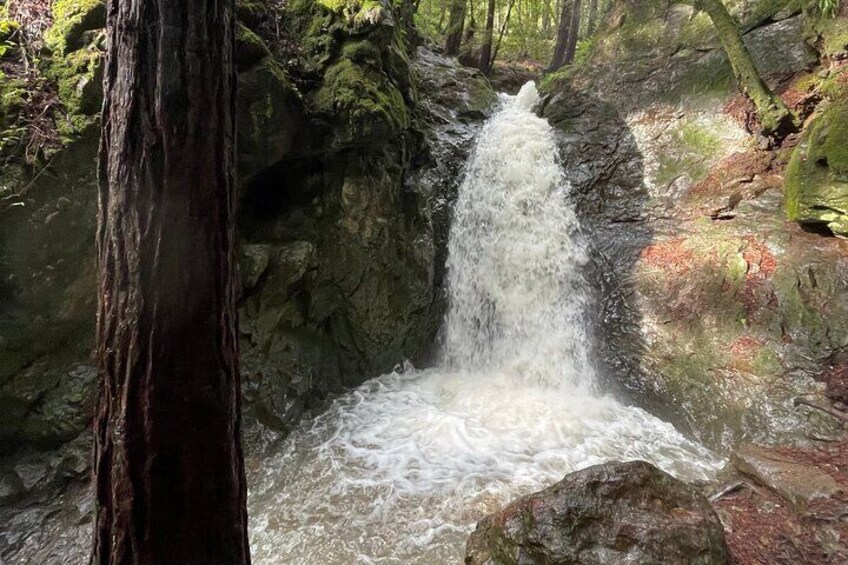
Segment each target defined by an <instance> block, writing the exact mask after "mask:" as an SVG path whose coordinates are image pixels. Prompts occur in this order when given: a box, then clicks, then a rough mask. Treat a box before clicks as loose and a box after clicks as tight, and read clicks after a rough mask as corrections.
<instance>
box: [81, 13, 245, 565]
mask: <svg viewBox="0 0 848 565" xmlns="http://www.w3.org/2000/svg"><path fill="white" fill-rule="evenodd" d="M233 10H234V8H233V0H109V2H108V6H107V18H108V21H107V30H108V31H107V33H108V48H107V61H106V67H105V80H104V87H105V101H104V106H103V122H102V123H103V135H102V142H101V171H100V175H101V187H100V217H99V226H98V233H97V246H98V270H99V309H98V329H97V331H98V355H99V369H100V378H101V387H100V397H99V401H98V413H97V419H96V423H95V467H94V472H95V485H96V491H95V496H96V517H95V524H94V540H93V554H92V563H95V564H98V565H105V564H122V565H123V564H154V563H155V564H157V565H163V564H195V563H196V564H201V563H202V564H227V565H233V564H244V563H248V562H249V560H250V556H249V552H248V541H247V512H246V508H245V494H246V487H245V477H244V465H243V459H242V451H241V446H240V441H239V432H240V392H239V390H240V389H239V374H238V368H237V341H236V310H235V292H236V285H235V276H234V272H235V270H234V251H233V244H234V206H235V200H236V190H235V186H234V174H233V173H234V171H233V167H234V147H233V145H234V102H235V100H234V88H235V76H234V71H233Z"/></svg>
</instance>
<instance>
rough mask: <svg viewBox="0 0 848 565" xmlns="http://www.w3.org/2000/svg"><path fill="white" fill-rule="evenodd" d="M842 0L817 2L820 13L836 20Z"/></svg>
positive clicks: (819, 0)
mask: <svg viewBox="0 0 848 565" xmlns="http://www.w3.org/2000/svg"><path fill="white" fill-rule="evenodd" d="M840 2H841V0H816V3H817V5H818V9H819V12H821V14H822V15H823V16H825V17H828V18H835V17H836V14H837V13H839V4H840Z"/></svg>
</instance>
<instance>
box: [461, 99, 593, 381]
mask: <svg viewBox="0 0 848 565" xmlns="http://www.w3.org/2000/svg"><path fill="white" fill-rule="evenodd" d="M537 101H538V94H537V93H536V87H535V85H534V84H533V83H528V84H526V85H525V86H524V88H522V89H521V91H520V92H519V93H518V95H517V96H515V97H508V96H503V108H502V109H501V111H500V112H499V113H498V114H497V116H496V117H495V118H494V119H492V120H490V121H489V122H488V123H487V124H486V126H485V128H484V129H483V131H482V132H481V135H480V138H479V142H478V145H477V148H476V152H475V154H474V158H473V160H472V162H471V163H470V165H469V168H468V172H467V174H466V177H465V180H464V182H463V185H462V188H461V189H460V191H459V196H458V199H457V202H456V206H455V218H454V223H453V227H452V232H451V237H450V242H449V247H448V250H449V253H448V273H449V275H448V277H449V279H448V288H449V289H450V309H449V312H448V317H447V327H446V356H447V360H448V363H449V365H450V366H451V367H452V368H462V369H471V370H480V369H486V370H496V371H506V372H508V373H510V374H512V375H514V376H515V377H516V379H520V380H521V381H522V382H525V383H531V384H544V385H547V386H557V387H571V388H576V387H580V386H581V385H582V386H583V387H585V385H587V384H589V383H590V382H591V365H590V363H589V362H588V359H587V352H588V350H589V349H588V347H587V338H586V333H585V331H584V329H583V328H584V323H583V320H582V315H583V314H584V312H585V308H586V304H587V300H586V296H587V291H586V285H585V283H584V281H583V279H582V277H581V276H580V269H581V267H582V266H583V265H584V264H585V262H586V258H587V253H586V249H585V244H584V242H583V241H582V240H581V239H580V237H579V234H578V227H579V226H578V222H577V218H576V217H575V214H574V211H573V209H572V207H571V205H570V202H569V198H568V191H567V189H568V184H567V182H566V180H565V178H564V176H563V173H562V171H561V169H560V167H559V165H558V164H557V162H556V155H557V147H556V141H555V139H554V134H553V131H552V128H551V126H550V125H549V124H548V122H547V121H546V120H544V119H542V118H539V117H537V116H536V115H534V114H533V112H532V110H533V106H534V104H535V103H536V102H537ZM516 384H518V383H516Z"/></svg>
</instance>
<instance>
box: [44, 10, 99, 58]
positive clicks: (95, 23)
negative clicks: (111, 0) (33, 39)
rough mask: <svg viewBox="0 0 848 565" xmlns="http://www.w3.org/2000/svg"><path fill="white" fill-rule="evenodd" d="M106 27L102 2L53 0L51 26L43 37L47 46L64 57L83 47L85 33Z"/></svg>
mask: <svg viewBox="0 0 848 565" xmlns="http://www.w3.org/2000/svg"><path fill="white" fill-rule="evenodd" d="M105 26H106V2H105V1H104V0H54V2H53V26H52V27H51V28H50V29H49V30H48V31H47V33H46V34H45V36H44V39H45V42H46V44H47V46H48V47H49V48H50V49H51V50H53V51H54V52H56V53H58V54H60V55H64V54H65V53H70V52H71V51H75V50H77V49H81V48H82V47H84V46H85V45H86V44H87V43H88V41H86V38H85V35H86V32H89V31H95V30H100V29H102V28H104V27H105Z"/></svg>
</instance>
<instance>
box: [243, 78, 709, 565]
mask: <svg viewBox="0 0 848 565" xmlns="http://www.w3.org/2000/svg"><path fill="white" fill-rule="evenodd" d="M537 100H538V95H537V93H536V89H535V86H534V85H533V84H532V83H530V84H527V85H525V86H524V87H523V88H522V89H521V92H520V93H519V94H518V95H517V96H515V97H509V96H503V98H502V108H501V109H500V110H499V112H498V113H497V114H496V115H495V116H494V117H492V119H491V120H490V121H489V122H488V124H487V125H486V126H485V127H484V129H483V130H482V132H481V134H480V137H479V140H478V145H477V148H476V150H475V153H474V156H473V158H472V161H471V163H470V164H469V167H468V171H467V173H466V178H465V181H464V183H463V185H462V187H461V189H460V193H459V197H458V201H457V203H456V215H455V220H454V224H453V228H452V231H451V235H450V243H449V259H448V267H449V291H450V307H449V312H448V316H447V322H446V328H445V329H446V332H445V356H444V357H445V360H444V363H443V364H442V366H440V367H437V368H433V369H428V370H424V371H418V370H413V369H411V368H410V369H407V370H405V371H402V372H401V371H399V372H395V373H392V374H389V375H385V376H383V377H380V378H378V379H374V380H372V381H370V382H368V383H366V384H365V385H363V386H362V387H360V388H358V389H357V390H355V391H353V392H351V393H349V394H346V395H344V396H343V397H341V398H339V399H337V400H336V401H335V402H334V403H333V405H332V407H331V408H330V409H329V410H328V411H327V412H326V413H324V414H323V415H321V416H319V417H318V418H317V419H316V420H314V421H313V422H311V423H309V424H307V425H305V426H304V427H303V428H302V429H300V430H298V431H296V432H295V433H293V434H292V435H291V436H290V437H289V438H288V440H287V441H286V443H285V445H284V446H283V448H282V449H281V450H280V451H278V452H277V453H274V454H271V455H269V456H268V457H267V459H265V460H264V461H262V463H261V466H260V467H261V468H259V469H257V470H255V471H252V472H251V473H250V477H249V479H250V484H251V491H250V496H249V513H250V517H251V532H250V535H251V544H252V551H253V554H254V562H255V563H258V564H266V563H267V564H270V563H298V564H316V565H317V564H321V565H325V564H334V563H338V564H350V563H377V562H380V563H456V562H460V561H461V557H462V553H463V549H464V544H465V539H466V537H467V535H468V534H469V533H470V531H471V530H472V529H473V527H474V524H475V523H476V521H477V520H479V519H480V518H482V517H483V516H484V515H485V514H487V513H489V512H492V511H494V510H496V509H498V508H499V507H501V506H503V505H504V504H506V503H507V502H508V501H510V500H511V499H513V498H515V497H517V496H519V495H522V494H526V493H529V492H532V491H535V490H539V489H540V488H543V487H545V486H547V485H549V484H551V483H553V482H555V481H557V480H559V479H560V478H562V476H563V475H565V474H566V473H568V472H570V471H573V470H576V469H578V468H582V467H585V466H587V465H591V464H595V463H599V462H603V461H606V460H610V459H621V460H627V459H645V460H648V461H652V462H654V463H655V464H657V465H659V466H660V467H662V468H664V469H666V470H667V471H669V472H671V473H673V474H675V475H677V476H679V477H683V478H689V479H696V478H706V477H708V476H710V475H711V474H712V473H713V472H714V471H715V469H716V467H717V464H718V462H717V460H716V459H715V458H714V456H712V455H711V454H710V453H709V452H708V451H706V450H705V449H703V448H702V447H700V446H698V445H696V444H694V443H693V442H691V441H689V440H687V439H686V438H684V437H683V436H681V435H680V434H679V433H678V432H676V431H675V429H674V428H673V427H672V426H670V425H669V424H667V423H664V422H662V421H660V420H658V419H656V418H654V417H653V416H651V415H650V414H648V413H646V412H644V411H643V410H640V409H638V408H632V407H625V406H623V405H621V404H619V403H617V402H616V401H614V400H613V399H611V398H608V397H604V396H601V395H598V394H596V393H594V392H593V391H592V382H593V370H592V365H591V363H590V362H589V359H588V351H589V348H588V346H587V345H588V344H587V341H588V339H587V335H586V332H585V331H584V329H583V326H584V324H583V323H582V319H583V317H584V316H585V315H586V307H587V304H588V301H587V290H586V288H585V282H584V281H583V279H582V277H581V275H580V270H581V266H582V265H583V263H584V262H585V261H586V250H585V247H584V244H583V243H582V241H581V239H580V237H579V235H578V230H577V228H578V223H577V220H576V218H575V215H574V212H573V209H572V207H571V204H570V201H569V197H568V191H567V189H568V186H567V183H566V182H565V179H564V178H563V175H562V172H561V171H560V169H559V167H558V165H557V163H556V160H555V155H556V144H555V140H554V135H553V132H552V130H551V128H550V126H549V125H548V123H547V122H546V121H545V120H543V119H541V118H538V117H537V116H536V115H535V114H534V113H533V106H534V104H535V103H536V102H537Z"/></svg>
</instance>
